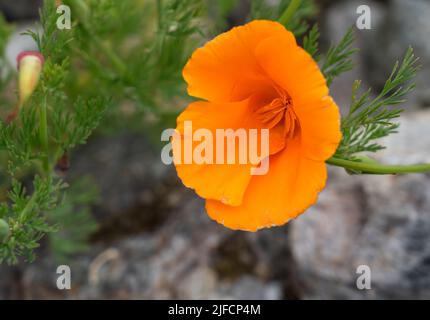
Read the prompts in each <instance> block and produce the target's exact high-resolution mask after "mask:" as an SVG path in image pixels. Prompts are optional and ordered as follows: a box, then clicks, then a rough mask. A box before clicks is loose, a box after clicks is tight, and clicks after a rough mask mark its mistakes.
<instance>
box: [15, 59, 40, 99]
mask: <svg viewBox="0 0 430 320" xmlns="http://www.w3.org/2000/svg"><path fill="white" fill-rule="evenodd" d="M16 60H17V63H18V70H19V103H20V105H23V104H24V103H25V102H26V101H27V100H28V98H29V97H30V96H31V95H32V94H33V92H34V89H36V86H37V83H38V82H39V78H40V73H41V72H42V66H43V63H44V58H43V56H42V55H41V54H40V53H39V52H34V51H24V52H21V53H20V54H19V55H18V57H17V59H16Z"/></svg>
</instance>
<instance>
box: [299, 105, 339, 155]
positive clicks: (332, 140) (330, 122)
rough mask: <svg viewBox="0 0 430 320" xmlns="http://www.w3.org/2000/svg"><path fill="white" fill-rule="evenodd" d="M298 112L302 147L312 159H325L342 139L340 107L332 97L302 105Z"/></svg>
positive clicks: (333, 151)
mask: <svg viewBox="0 0 430 320" xmlns="http://www.w3.org/2000/svg"><path fill="white" fill-rule="evenodd" d="M296 114H297V116H298V118H299V120H300V127H301V131H302V148H303V150H304V152H305V154H306V155H307V157H309V158H310V159H313V160H320V161H325V160H327V159H328V158H330V157H331V156H332V155H333V154H334V153H335V152H336V149H337V147H338V145H339V142H340V141H341V139H342V133H341V130H340V113H339V108H338V107H337V105H336V103H335V102H334V101H333V99H332V98H331V97H325V98H323V99H321V100H320V101H317V102H313V103H309V104H307V105H302V106H299V107H298V108H297V111H296Z"/></svg>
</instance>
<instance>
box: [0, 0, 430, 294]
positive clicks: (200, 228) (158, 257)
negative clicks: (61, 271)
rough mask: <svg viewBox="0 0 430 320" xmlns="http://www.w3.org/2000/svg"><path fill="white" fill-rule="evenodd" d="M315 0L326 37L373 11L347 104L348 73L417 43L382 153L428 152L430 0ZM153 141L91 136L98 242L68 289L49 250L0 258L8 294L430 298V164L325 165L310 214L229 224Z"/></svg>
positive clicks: (80, 260)
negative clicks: (394, 127)
mask: <svg viewBox="0 0 430 320" xmlns="http://www.w3.org/2000/svg"><path fill="white" fill-rule="evenodd" d="M6 2H8V3H9V1H0V8H2V9H4V8H5V3H6ZM14 2H16V3H19V2H20V1H14ZM320 3H321V7H322V10H321V13H320V15H319V20H320V23H321V26H322V34H323V35H324V36H325V37H326V38H325V39H324V40H325V44H327V43H330V42H331V41H336V40H338V39H339V38H340V37H341V35H342V34H341V31H343V30H345V29H346V28H347V27H348V26H350V25H352V24H355V20H356V18H357V14H356V9H357V7H358V6H359V5H362V4H368V5H369V6H370V7H371V10H372V29H371V30H362V31H357V35H358V41H357V46H358V47H360V48H361V51H360V53H359V54H358V55H357V58H356V59H357V60H356V61H357V68H356V69H355V70H354V71H353V72H350V73H348V74H346V75H345V76H343V77H342V78H340V79H338V80H337V81H336V82H335V83H334V86H333V95H334V97H335V99H336V100H337V101H338V103H339V105H341V106H342V108H345V107H347V106H348V102H349V98H350V93H351V83H352V80H353V79H357V78H358V79H363V84H364V86H365V87H367V86H371V87H372V88H374V89H375V90H377V89H378V88H380V87H381V85H382V83H383V81H384V79H385V78H386V77H387V75H388V73H389V71H390V68H391V66H392V64H393V62H394V61H395V60H396V59H398V58H399V57H401V56H402V55H403V53H404V51H405V49H406V48H407V47H408V46H409V45H412V46H413V47H414V48H415V49H416V54H417V55H418V56H420V57H421V64H422V70H421V72H420V76H419V78H418V86H417V90H416V91H415V93H414V94H413V95H412V96H411V97H410V100H409V103H408V104H407V105H405V108H406V109H407V112H406V113H405V115H404V116H403V117H402V120H401V128H400V133H399V134H397V135H394V136H392V137H390V138H389V139H387V140H386V141H385V143H386V145H387V146H388V149H387V150H385V151H384V152H381V153H380V154H379V155H378V157H379V160H381V161H384V162H386V163H414V162H424V161H427V162H430V109H429V108H426V107H430V90H428V88H429V87H430V73H429V69H430V42H429V41H428V40H429V34H430V20H429V19H428V17H429V16H430V1H428V0H387V1H361V0H358V1H349V0H347V1H345V0H342V1H328V0H327V1H321V2H320ZM4 10H7V9H4ZM9 10H10V9H9ZM12 15H13V14H12ZM25 17H27V16H25ZM145 141H146V140H145V137H144V136H143V135H139V134H127V133H126V134H123V135H121V136H119V137H95V138H93V139H92V140H91V141H90V142H89V144H88V145H86V146H84V147H82V149H81V150H79V151H78V152H76V153H75V154H74V157H73V159H72V161H73V166H72V169H71V172H70V173H69V175H70V177H73V176H80V175H83V174H89V175H92V176H93V177H94V178H95V179H96V180H97V182H98V184H99V187H100V189H101V195H102V200H101V201H100V203H99V204H98V205H96V206H95V207H94V215H95V217H96V218H97V220H98V221H99V224H100V227H99V230H98V231H97V232H96V233H95V234H94V235H93V237H92V239H91V248H90V250H88V251H87V252H85V253H82V254H79V255H77V256H76V257H75V258H74V259H73V261H71V262H70V266H71V269H72V289H71V290H69V291H60V290H58V289H57V288H56V285H55V283H56V277H57V275H56V268H57V263H55V261H53V260H52V258H51V257H50V255H48V254H47V253H46V252H44V251H43V250H41V252H40V253H39V257H38V259H37V260H36V262H35V263H33V264H31V265H27V264H22V265H19V266H15V267H7V266H1V267H0V299H11V298H25V299H35V298H38V299H49V298H58V299H62V298H72V299H88V298H93V299H99V298H119V299H140V298H143V299H163V298H181V299H188V298H189V299H195V298H222V299H224V298H226V299H228V298H240V299H319V298H323V299H415V298H419V299H421V298H427V299H428V298H430V174H421V175H408V176H360V177H358V176H350V175H348V174H346V173H345V172H344V171H343V170H341V169H338V168H330V172H329V173H330V178H329V181H328V184H327V188H326V189H325V190H324V191H323V192H322V194H321V196H320V200H319V202H318V204H317V205H316V206H315V207H313V208H311V209H309V210H308V211H307V212H306V213H305V214H304V215H302V216H300V217H299V218H298V219H296V220H295V221H293V222H291V223H289V224H288V225H286V226H284V227H279V228H272V229H270V230H264V231H260V232H258V233H245V232H234V231H230V230H227V229H225V228H223V227H221V226H219V225H217V224H216V223H215V222H213V221H211V220H210V219H209V218H208V217H207V216H206V214H205V213H204V204H203V201H202V200H201V199H199V198H198V197H196V196H195V195H194V194H193V192H191V191H190V190H187V189H186V188H185V187H183V186H182V185H181V183H180V182H179V181H178V179H177V178H176V174H175V171H174V169H173V168H171V167H166V166H164V165H163V164H161V162H160V161H159V151H158V150H157V149H156V148H155V147H154V146H152V145H151V144H150V143H147V142H145ZM360 265H367V266H369V267H370V269H371V276H372V278H371V280H372V282H371V289H370V290H358V289H357V286H356V280H357V277H358V276H359V275H358V274H357V273H356V271H357V267H358V266H360Z"/></svg>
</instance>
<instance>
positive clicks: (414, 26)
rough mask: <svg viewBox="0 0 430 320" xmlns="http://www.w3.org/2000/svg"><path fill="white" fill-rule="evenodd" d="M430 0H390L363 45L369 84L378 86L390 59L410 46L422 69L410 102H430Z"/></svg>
mask: <svg viewBox="0 0 430 320" xmlns="http://www.w3.org/2000/svg"><path fill="white" fill-rule="evenodd" d="M429 15H430V2H429V1H427V0H408V1H404V0H391V1H390V2H389V5H388V11H387V14H386V15H385V17H386V19H385V22H384V23H383V25H382V26H381V27H380V28H377V29H376V36H375V38H374V41H370V42H368V46H366V48H365V50H366V51H365V54H366V64H365V65H366V66H367V68H366V74H368V75H369V80H370V81H371V84H372V86H374V87H376V88H378V87H381V86H382V85H383V83H384V81H385V79H386V78H387V76H388V75H389V73H390V71H391V68H392V66H393V63H394V62H395V61H396V60H399V59H401V58H402V57H403V56H404V53H405V51H406V49H407V48H408V47H409V46H412V47H413V48H414V49H415V53H416V55H417V56H418V57H420V64H421V65H422V69H421V71H420V72H419V74H418V77H417V88H416V90H415V94H413V95H412V98H413V99H414V103H411V104H410V105H411V106H414V105H417V106H423V107H426V106H429V105H430V93H429V90H428V87H429V85H430V72H429V71H430V44H429V42H428V41H426V40H425V39H428V34H429V33H430V20H429V19H428V17H429Z"/></svg>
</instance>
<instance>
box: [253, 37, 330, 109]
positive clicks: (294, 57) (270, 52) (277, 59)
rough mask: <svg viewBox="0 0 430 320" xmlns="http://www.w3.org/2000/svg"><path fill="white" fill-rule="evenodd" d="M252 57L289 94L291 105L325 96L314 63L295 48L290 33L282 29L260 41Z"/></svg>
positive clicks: (319, 72)
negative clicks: (277, 33)
mask: <svg viewBox="0 0 430 320" xmlns="http://www.w3.org/2000/svg"><path fill="white" fill-rule="evenodd" d="M256 56H257V59H258V61H259V63H260V65H261V66H262V68H263V69H264V70H265V72H266V73H267V74H268V76H269V77H270V78H271V79H273V81H275V82H276V83H277V84H278V85H279V86H280V87H281V88H283V89H284V90H285V91H286V92H287V93H288V94H289V95H290V97H291V98H292V101H293V105H294V106H297V105H301V104H304V103H306V102H309V101H315V100H318V99H320V98H322V97H325V96H327V95H328V88H327V85H326V81H325V78H324V76H323V75H322V73H321V71H320V69H319V67H318V65H317V63H316V62H315V61H314V60H313V59H312V57H311V56H310V55H309V54H308V53H307V52H306V51H305V50H303V49H302V48H300V47H299V46H297V44H296V41H295V39H294V35H293V34H292V33H291V32H289V31H287V30H284V32H283V33H282V34H281V35H276V36H273V37H270V38H267V39H265V40H263V41H262V42H261V43H260V45H259V46H258V48H257V50H256Z"/></svg>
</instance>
